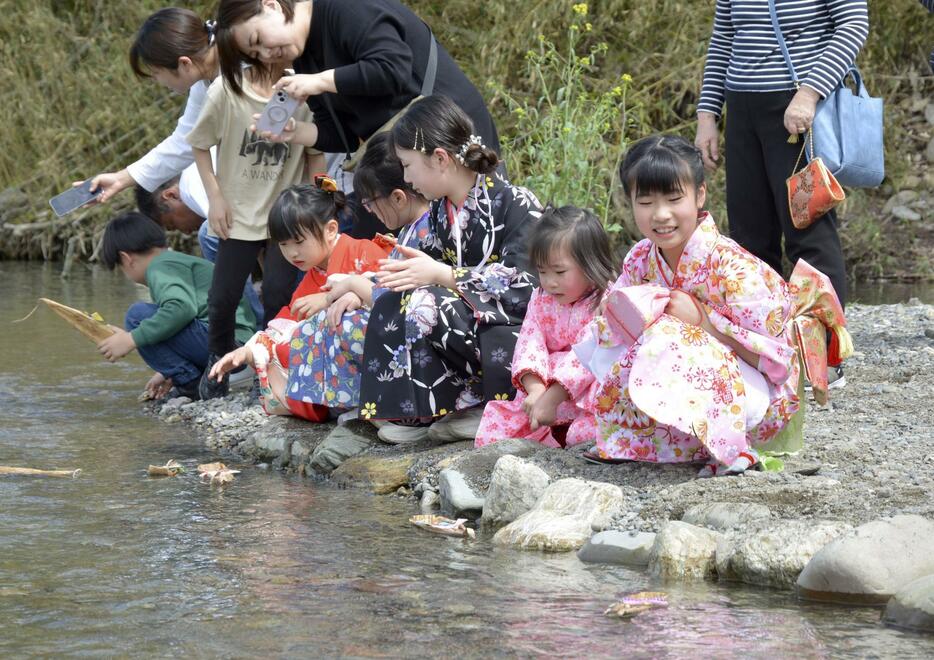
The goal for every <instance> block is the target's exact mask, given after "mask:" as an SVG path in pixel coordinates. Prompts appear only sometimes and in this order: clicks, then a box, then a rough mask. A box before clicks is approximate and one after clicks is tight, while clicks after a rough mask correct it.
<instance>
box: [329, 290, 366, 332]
mask: <svg viewBox="0 0 934 660" xmlns="http://www.w3.org/2000/svg"><path fill="white" fill-rule="evenodd" d="M361 307H363V301H361V300H360V296H358V295H357V294H356V293H354V292H353V291H348V292H347V293H345V294H344V295H342V296H341V297H340V298H338V299H337V300H335V301H334V302H333V303H331V306H330V307H328V313H327V320H328V327H330V328H331V329H332V330H334V329H335V328H337V326H339V325H340V323H341V317H342V316H343V315H344V312H351V311H353V310H355V309H360V308H361Z"/></svg>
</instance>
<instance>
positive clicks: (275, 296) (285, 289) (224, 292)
mask: <svg viewBox="0 0 934 660" xmlns="http://www.w3.org/2000/svg"><path fill="white" fill-rule="evenodd" d="M264 247H265V248H266V252H265V256H264V258H263V316H264V317H265V320H266V322H269V321H270V320H272V319H273V318H274V317H275V316H276V314H278V313H279V310H280V309H282V307H283V306H285V305H288V304H289V301H290V300H291V299H292V292H293V291H295V287H296V285H297V284H298V269H297V268H296V267H295V266H293V265H292V264H290V263H289V262H288V261H286V260H285V257H283V256H282V250H280V249H279V246H278V245H277V244H276V243H274V242H273V241H271V240H270V241H241V240H237V239H235V238H228V239H227V240H226V241H224V240H222V241H221V242H220V244H219V245H218V247H217V260H216V261H215V262H214V279H213V280H212V281H211V291H210V293H209V294H208V349H209V350H210V352H211V353H213V354H214V355H224V354H225V353H228V352H230V351H232V350H233V349H235V348H236V347H237V344H236V340H235V338H234V331H235V329H236V318H237V305H238V304H239V303H240V298H241V296H243V285H244V284H245V283H246V278H247V277H249V275H250V272H252V270H253V266H254V264H256V258H257V256H259V252H260V250H262V249H263V248H264Z"/></svg>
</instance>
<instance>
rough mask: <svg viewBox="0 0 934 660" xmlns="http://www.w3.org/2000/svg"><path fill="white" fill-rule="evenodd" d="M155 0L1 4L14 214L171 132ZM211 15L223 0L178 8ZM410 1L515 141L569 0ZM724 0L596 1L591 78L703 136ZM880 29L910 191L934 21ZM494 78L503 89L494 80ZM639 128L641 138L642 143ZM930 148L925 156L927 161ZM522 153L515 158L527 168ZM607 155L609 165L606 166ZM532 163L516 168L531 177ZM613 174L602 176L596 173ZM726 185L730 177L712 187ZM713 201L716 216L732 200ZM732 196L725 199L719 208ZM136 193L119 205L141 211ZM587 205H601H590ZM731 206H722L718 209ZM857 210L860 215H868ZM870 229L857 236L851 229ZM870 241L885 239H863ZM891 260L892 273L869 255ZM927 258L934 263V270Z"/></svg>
mask: <svg viewBox="0 0 934 660" xmlns="http://www.w3.org/2000/svg"><path fill="white" fill-rule="evenodd" d="M165 4H166V3H164V2H157V1H155V0H137V1H134V2H126V3H122V2H112V1H109V0H34V1H33V2H19V1H17V0H0V16H3V20H2V21H0V82H2V84H0V101H2V103H3V107H4V108H6V110H7V112H8V119H7V126H6V129H5V130H4V131H3V132H2V134H0V189H8V188H15V189H17V190H19V191H21V192H22V193H23V195H25V197H23V196H22V195H19V194H18V193H17V192H15V191H11V190H5V191H4V192H3V193H0V221H8V222H25V223H32V222H37V221H39V222H44V221H48V220H49V217H48V213H47V211H46V209H47V208H48V206H47V204H46V203H45V201H46V200H47V199H48V198H49V197H51V196H52V195H53V194H54V193H56V192H59V191H60V190H62V189H64V187H66V186H67V185H69V183H70V182H71V181H73V180H76V179H80V178H83V177H85V176H90V175H92V174H94V173H96V172H100V171H107V170H114V169H119V168H120V167H122V166H124V165H126V164H128V163H129V162H132V161H133V160H134V159H136V158H138V157H139V156H140V155H142V154H143V153H145V151H146V150H147V149H148V148H149V147H151V146H152V145H154V144H156V143H157V141H158V140H159V139H161V138H162V137H163V136H165V135H166V134H167V133H168V132H169V131H170V130H171V129H172V126H173V125H174V122H175V120H176V118H177V116H178V113H179V112H180V110H181V108H182V103H183V99H181V98H178V97H173V96H171V95H170V94H169V93H168V92H165V91H163V90H162V89H160V88H157V87H156V86H155V85H153V84H150V83H146V82H140V81H137V80H136V79H135V78H134V76H133V74H132V72H131V71H130V69H129V66H128V65H127V62H126V51H127V48H128V45H129V42H130V40H131V38H132V36H133V33H134V31H135V30H136V28H137V27H138V26H139V24H140V23H141V21H142V20H143V19H144V18H145V17H146V16H147V15H148V14H149V13H150V12H152V11H154V10H155V9H158V8H160V7H162V6H165ZM176 4H178V5H180V6H187V7H190V8H192V9H194V10H195V11H199V12H201V13H202V15H205V16H207V15H208V14H209V10H210V8H211V7H212V6H213V4H214V3H213V2H177V3H176ZM410 4H411V5H412V7H413V8H414V9H415V10H416V11H417V12H418V13H419V14H420V15H421V16H422V17H423V18H424V19H425V20H426V21H428V22H429V23H430V24H431V25H432V26H433V27H434V29H435V32H436V34H437V35H438V38H439V39H440V41H441V42H442V43H443V44H444V45H445V46H446V47H447V48H448V50H450V51H451V53H452V54H453V55H454V56H455V58H456V59H457V60H458V61H459V62H460V63H461V65H462V67H463V68H464V69H465V70H466V71H467V73H468V75H469V76H470V77H471V78H472V79H473V80H474V81H475V82H476V83H477V85H478V87H480V88H481V90H482V91H483V92H484V93H485V94H486V95H487V98H488V99H489V101H490V104H491V107H492V110H493V113H494V116H495V117H496V118H497V121H498V123H499V126H500V132H501V133H502V134H503V135H504V136H506V137H510V136H512V135H513V134H514V131H515V130H516V116H515V114H514V113H511V112H510V111H509V110H510V109H509V107H508V105H507V103H506V99H505V94H507V93H508V94H509V95H510V96H512V97H513V98H518V99H522V98H523V97H525V98H527V99H532V97H533V95H534V94H535V91H536V87H535V85H534V83H533V81H531V80H529V79H528V77H527V75H526V73H525V72H526V67H525V60H524V57H525V53H526V51H527V50H528V49H530V48H534V47H535V46H536V44H537V40H538V35H539V34H544V35H545V36H546V37H547V38H548V39H550V40H553V41H555V43H556V44H557V45H558V46H559V48H560V47H561V46H562V45H564V43H565V41H564V40H565V39H566V34H567V32H566V27H567V24H568V16H569V13H570V8H571V4H572V3H571V2H569V1H567V0H565V1H558V0H531V1H529V2H514V1H512V2H510V1H507V0H490V1H489V2H479V3H478V2H471V1H468V0H443V1H442V0H415V1H413V2H411V3H410ZM713 5H714V2H713V0H656V1H655V2H642V1H637V0H605V1H600V2H591V3H589V11H588V18H589V20H591V21H592V23H593V30H592V31H591V32H590V33H588V35H586V37H585V39H589V40H591V41H590V43H587V42H586V41H585V43H584V44H583V45H584V46H587V47H589V46H592V45H595V44H596V43H598V42H599V41H607V42H608V46H609V48H608V51H607V53H606V55H605V56H604V57H602V58H601V59H600V60H599V63H598V66H597V67H596V68H595V69H594V70H593V71H591V72H590V74H589V75H590V76H591V80H590V81H589V85H590V87H591V88H592V89H593V90H594V91H596V92H601V91H603V92H605V91H606V90H607V89H608V87H607V85H610V84H611V82H612V81H617V80H618V79H619V77H620V76H621V75H622V74H624V73H628V74H630V75H631V76H632V77H633V83H632V86H631V89H632V94H631V97H630V106H631V107H629V108H628V110H627V112H628V121H629V122H631V125H632V126H633V127H639V128H640V129H641V127H653V128H654V129H655V130H659V131H673V132H679V133H682V134H684V135H685V136H688V137H690V136H692V135H693V131H694V108H695V103H696V100H697V95H698V91H699V88H700V78H701V71H702V67H703V61H704V56H705V50H706V43H707V39H708V38H709V34H710V28H711V25H712V20H713ZM870 10H871V13H872V16H871V24H872V34H871V36H870V39H869V42H868V44H867V46H866V48H865V49H864V51H863V53H862V54H861V56H860V60H859V64H860V66H861V67H862V69H863V71H864V76H865V78H866V80H867V82H868V84H869V86H870V89H871V90H872V92H873V94H875V95H881V96H883V97H885V98H886V100H887V125H888V135H887V138H888V148H889V158H888V167H889V180H888V184H889V187H888V188H886V190H887V191H891V190H892V189H893V188H894V189H895V190H897V189H899V188H900V187H901V185H902V183H903V182H904V180H905V179H906V177H910V176H912V175H916V174H919V173H920V172H919V170H920V168H921V167H922V165H921V163H923V160H919V159H918V157H920V158H921V159H923V156H920V153H919V152H920V151H921V150H922V149H923V144H920V143H919V141H918V140H916V139H913V138H912V137H911V136H910V135H907V133H908V131H906V130H904V129H903V127H904V126H906V125H907V124H909V123H911V118H912V117H914V116H916V115H917V113H918V103H919V101H918V100H919V99H921V100H922V105H923V100H924V99H930V98H931V96H932V91H934V85H932V78H931V76H930V72H929V71H927V66H926V62H927V53H928V51H929V49H930V47H931V46H932V45H934V44H931V43H929V41H930V34H931V30H930V29H928V30H921V29H912V26H917V25H921V24H923V22H926V21H934V18H932V17H930V16H928V15H927V14H926V13H925V12H924V10H923V9H922V8H921V7H920V5H919V4H918V3H916V2H907V1H906V2H883V1H882V0H873V1H872V2H871V3H870ZM488 81H495V83H496V84H495V85H493V86H490V85H488ZM633 137H638V136H637V135H627V138H629V139H632V138H633ZM916 156H917V157H916ZM522 161H523V159H521V158H519V159H516V162H522ZM598 166H599V167H605V165H600V164H595V167H598ZM530 174H531V172H528V171H518V172H513V178H514V179H515V180H516V181H517V182H518V183H521V182H522V180H523V177H528V176H529V175H530ZM598 174H599V173H598ZM712 188H713V190H714V191H717V190H722V189H723V188H722V173H721V174H719V175H718V176H717V177H715V178H714V180H713V182H712ZM865 197H866V198H867V199H866V200H865V201H864V202H862V201H861V203H860V204H853V205H851V207H850V210H849V211H848V212H849V213H855V212H860V213H862V214H868V213H869V209H877V208H879V207H880V206H881V202H880V201H879V199H878V198H879V193H874V194H869V195H866V196H865ZM722 198H723V195H722V194H719V195H718V194H714V195H713V199H714V202H713V205H712V207H713V210H714V211H715V212H717V211H718V210H721V209H722ZM718 200H720V202H719V203H718ZM131 203H132V196H131V195H129V194H128V193H124V195H123V196H122V199H120V200H119V203H118V205H117V207H119V205H121V204H122V205H123V206H128V205H129V204H131ZM577 203H578V204H580V205H584V206H586V205H589V204H592V203H593V201H592V200H579V201H578V202H577ZM114 208H115V206H111V207H109V208H108V209H98V210H94V211H90V212H86V213H84V215H78V216H74V217H70V218H68V219H66V220H67V222H63V223H54V224H53V225H51V226H50V227H49V228H48V230H47V231H45V232H42V233H40V234H35V233H30V234H29V235H28V236H27V234H26V233H23V234H22V235H20V236H19V237H18V238H16V239H13V238H11V236H10V232H5V233H0V255H4V256H7V257H36V256H45V257H57V256H59V255H61V254H62V253H63V251H64V249H65V245H66V244H67V240H68V239H69V238H71V237H74V236H79V237H80V240H77V241H74V242H73V247H74V248H75V249H76V250H77V251H78V252H79V253H82V252H83V253H84V254H87V253H88V252H89V251H90V246H91V245H92V244H93V236H94V234H95V233H96V231H97V230H96V228H97V227H98V226H99V225H100V223H101V222H103V221H104V220H106V218H107V217H108V216H109V215H110V214H112V213H113V211H114ZM720 214H721V215H723V214H722V211H721V213H720ZM855 220H858V222H855ZM844 223H845V224H844V230H845V231H844V238H845V240H846V241H847V242H848V243H849V245H848V251H852V253H853V254H859V255H860V259H861V262H860V264H859V265H860V268H864V269H866V271H867V272H880V269H882V270H884V268H886V267H887V264H886V263H885V259H884V258H883V257H884V256H885V255H892V254H896V253H897V250H898V246H897V245H895V244H894V239H893V238H892V237H890V236H889V235H888V233H887V232H885V231H884V230H883V229H882V228H881V227H875V223H874V220H873V218H871V217H862V216H861V217H860V218H858V219H851V218H849V217H846V218H844ZM851 224H852V225H858V226H859V231H854V232H853V233H854V236H853V237H849V236H847V233H846V227H847V226H848V225H851ZM867 237H872V239H871V240H872V244H871V245H865V244H860V245H855V244H853V243H852V241H853V240H858V241H861V242H864V241H866V240H869V239H867ZM874 254H878V255H879V258H880V260H879V264H878V266H879V267H878V268H875V269H873V267H872V266H871V265H867V264H866V263H865V259H870V260H871V259H872V258H873V256H872V255H874ZM928 267H929V266H928Z"/></svg>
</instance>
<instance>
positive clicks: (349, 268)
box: [210, 174, 389, 422]
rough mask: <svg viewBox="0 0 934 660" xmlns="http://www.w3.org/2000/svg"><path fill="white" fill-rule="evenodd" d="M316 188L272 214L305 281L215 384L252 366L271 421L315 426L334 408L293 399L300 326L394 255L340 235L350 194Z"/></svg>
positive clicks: (325, 183)
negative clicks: (341, 278)
mask: <svg viewBox="0 0 934 660" xmlns="http://www.w3.org/2000/svg"><path fill="white" fill-rule="evenodd" d="M314 178H315V186H310V185H308V184H301V185H297V186H292V187H291V188H287V189H285V190H283V191H282V192H281V193H280V194H279V196H278V197H277V198H276V201H275V202H274V203H273V206H272V210H271V211H270V212H269V236H270V238H271V239H272V240H273V241H276V242H277V243H278V244H279V249H280V250H282V255H283V256H284V257H285V259H286V260H287V261H288V262H289V263H291V264H292V265H293V266H295V267H296V268H298V269H299V270H303V271H305V277H304V278H303V279H302V281H301V283H299V285H298V288H297V289H296V290H295V293H294V294H292V300H291V302H290V304H289V305H288V306H285V307H283V308H282V309H281V310H280V311H279V313H278V314H277V315H276V317H275V318H274V319H272V320H271V321H270V322H269V323H268V325H267V326H266V329H265V330H263V331H260V332H257V333H256V334H255V335H253V337H252V338H251V339H250V340H249V341H248V342H247V343H246V345H244V346H242V347H240V348H238V349H236V350H234V351H231V352H230V353H228V354H227V355H225V356H224V357H223V358H221V359H220V360H218V362H217V364H215V365H214V367H213V369H212V370H211V373H210V377H211V378H220V377H221V376H223V375H224V374H225V373H226V372H228V371H230V370H232V369H234V368H236V367H238V366H240V365H241V364H249V365H250V366H252V367H253V368H254V369H255V370H256V375H257V376H258V377H259V384H260V402H261V403H262V404H263V408H264V409H265V411H266V413H267V414H269V415H295V416H296V417H301V418H303V419H307V420H309V421H313V422H322V421H327V419H328V417H329V413H328V408H327V407H323V406H317V405H312V404H309V403H306V402H303V401H300V400H296V399H292V398H290V397H289V396H288V395H287V392H286V382H287V380H288V376H289V367H290V361H289V357H290V356H289V350H290V347H291V345H292V343H293V341H294V340H293V336H294V335H295V331H296V329H297V328H298V327H299V323H300V321H302V320H304V319H307V318H309V317H312V316H315V315H317V314H318V313H320V312H322V311H324V312H325V313H326V311H327V310H328V308H329V307H330V306H331V302H330V301H329V300H328V293H327V292H326V291H324V290H323V288H324V285H325V284H326V282H327V279H328V277H329V276H330V277H333V276H334V275H335V274H342V275H348V274H361V273H367V272H375V271H376V268H377V265H378V263H379V261H380V260H381V259H383V258H385V257H386V256H387V254H388V253H389V250H388V249H387V248H386V247H384V246H380V245H378V244H376V243H374V242H373V241H369V240H359V239H355V238H351V237H350V236H347V235H346V234H341V233H338V220H337V216H338V213H339V212H340V211H341V209H343V208H344V204H345V200H344V194H343V193H342V192H340V191H339V190H338V189H337V183H336V182H335V181H334V179H331V178H330V177H328V176H325V175H321V174H319V175H315V177H314Z"/></svg>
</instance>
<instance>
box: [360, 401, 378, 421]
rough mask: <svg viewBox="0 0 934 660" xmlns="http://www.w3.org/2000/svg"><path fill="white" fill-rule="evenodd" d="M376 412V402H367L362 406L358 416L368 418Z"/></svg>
mask: <svg viewBox="0 0 934 660" xmlns="http://www.w3.org/2000/svg"><path fill="white" fill-rule="evenodd" d="M375 414H376V404H375V403H367V404H365V405H364V406H363V410H361V411H360V416H361V417H363V419H370V418H371V417H372V416H373V415H375Z"/></svg>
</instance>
